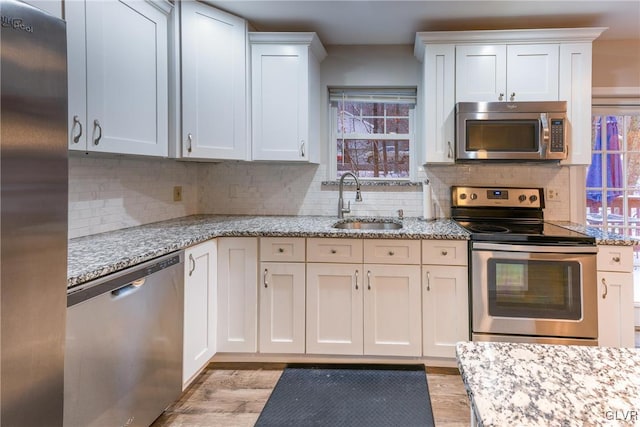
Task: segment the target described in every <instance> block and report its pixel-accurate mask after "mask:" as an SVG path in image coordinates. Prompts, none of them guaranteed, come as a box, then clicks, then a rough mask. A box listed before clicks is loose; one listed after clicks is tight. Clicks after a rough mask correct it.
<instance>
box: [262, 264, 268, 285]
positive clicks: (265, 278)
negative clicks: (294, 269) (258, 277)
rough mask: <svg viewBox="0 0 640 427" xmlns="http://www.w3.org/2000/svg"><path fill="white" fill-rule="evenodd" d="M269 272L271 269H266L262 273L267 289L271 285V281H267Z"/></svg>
mask: <svg viewBox="0 0 640 427" xmlns="http://www.w3.org/2000/svg"><path fill="white" fill-rule="evenodd" d="M268 274H269V270H267V269H266V268H265V269H264V273H263V275H262V281H263V282H264V287H265V289H266V288H268V287H269V283H268V282H267V275H268Z"/></svg>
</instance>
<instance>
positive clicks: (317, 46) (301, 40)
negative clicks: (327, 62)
mask: <svg viewBox="0 0 640 427" xmlns="http://www.w3.org/2000/svg"><path fill="white" fill-rule="evenodd" d="M249 42H250V43H251V44H271V43H275V44H284V43H286V44H304V45H309V46H310V48H311V52H312V53H313V55H314V56H315V57H316V58H318V61H319V62H322V60H323V59H324V58H326V56H327V51H326V50H325V48H324V46H322V42H321V41H320V39H319V38H318V35H317V34H316V33H313V32H308V33H299V32H295V33H294V32H277V33H275V32H255V33H249Z"/></svg>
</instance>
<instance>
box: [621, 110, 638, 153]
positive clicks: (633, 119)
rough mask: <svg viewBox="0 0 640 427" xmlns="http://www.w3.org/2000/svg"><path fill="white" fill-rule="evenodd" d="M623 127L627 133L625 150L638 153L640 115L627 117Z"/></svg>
mask: <svg viewBox="0 0 640 427" xmlns="http://www.w3.org/2000/svg"><path fill="white" fill-rule="evenodd" d="M625 125H626V126H625V127H626V132H627V147H628V148H627V150H629V151H640V115H637V116H627V117H626V120H625Z"/></svg>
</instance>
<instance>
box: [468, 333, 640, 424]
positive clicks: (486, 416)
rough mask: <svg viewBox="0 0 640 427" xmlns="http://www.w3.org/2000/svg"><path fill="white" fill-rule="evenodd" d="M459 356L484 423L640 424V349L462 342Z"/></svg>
mask: <svg viewBox="0 0 640 427" xmlns="http://www.w3.org/2000/svg"><path fill="white" fill-rule="evenodd" d="M456 354H457V360H458V367H459V369H460V372H461V374H462V379H463V382H464V385H465V388H466V390H467V394H468V395H469V399H470V402H471V408H472V413H473V416H474V417H475V421H476V422H477V424H478V425H481V426H514V425H527V426H556V425H557V426H583V425H590V426H591V425H593V426H596V425H637V424H638V423H640V350H638V349H628V348H607V347H587V346H563V345H545V344H524V343H489V342H460V343H458V344H457V346H456Z"/></svg>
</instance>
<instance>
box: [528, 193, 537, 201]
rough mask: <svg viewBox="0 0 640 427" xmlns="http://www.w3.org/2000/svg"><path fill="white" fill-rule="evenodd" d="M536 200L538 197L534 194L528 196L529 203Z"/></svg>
mask: <svg viewBox="0 0 640 427" xmlns="http://www.w3.org/2000/svg"><path fill="white" fill-rule="evenodd" d="M536 200H538V196H536V195H535V194H533V195H531V196H529V201H530V202H531V203H533V202H535V201H536Z"/></svg>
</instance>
